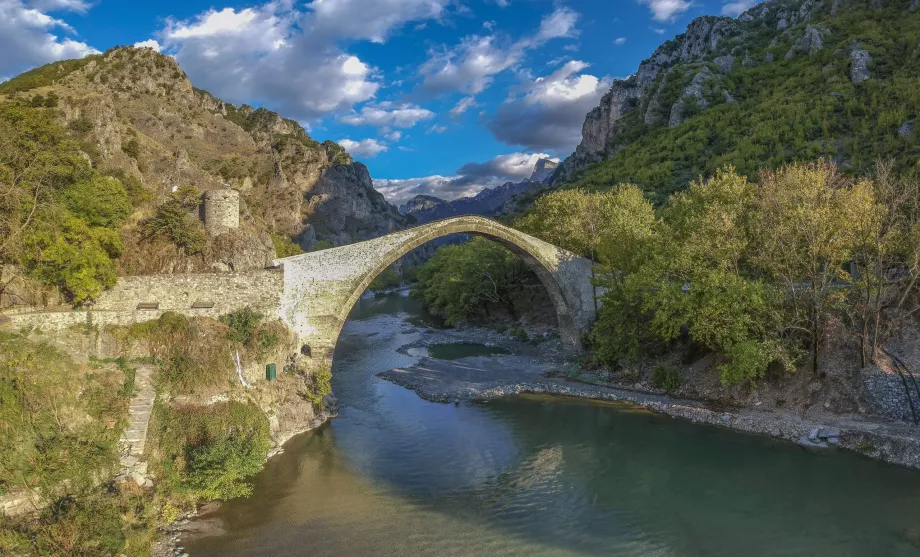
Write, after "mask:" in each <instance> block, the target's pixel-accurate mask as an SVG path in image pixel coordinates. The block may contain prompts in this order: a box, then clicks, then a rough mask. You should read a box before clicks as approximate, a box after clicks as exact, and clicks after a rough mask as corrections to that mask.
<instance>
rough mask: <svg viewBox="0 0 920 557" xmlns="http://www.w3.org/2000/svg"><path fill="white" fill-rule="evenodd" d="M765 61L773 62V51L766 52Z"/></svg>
mask: <svg viewBox="0 0 920 557" xmlns="http://www.w3.org/2000/svg"><path fill="white" fill-rule="evenodd" d="M763 61H764V62H766V63H767V64H769V63H770V62H772V61H773V53H772V52H768V53H766V54H764V56H763Z"/></svg>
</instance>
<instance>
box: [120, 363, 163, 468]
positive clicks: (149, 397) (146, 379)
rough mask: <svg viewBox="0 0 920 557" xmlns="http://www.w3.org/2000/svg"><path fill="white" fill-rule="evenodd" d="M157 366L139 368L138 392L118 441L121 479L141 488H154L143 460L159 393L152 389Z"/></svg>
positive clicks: (142, 365)
mask: <svg viewBox="0 0 920 557" xmlns="http://www.w3.org/2000/svg"><path fill="white" fill-rule="evenodd" d="M153 371H154V366H152V365H149V364H141V365H139V366H137V373H136V375H135V377H134V386H135V389H136V392H135V394H134V398H132V399H131V403H130V406H129V407H128V427H127V428H125V431H124V433H122V434H121V440H120V441H119V442H118V449H119V454H120V455H121V473H120V474H119V475H118V478H117V479H119V480H127V479H132V480H134V481H135V482H136V483H137V484H138V485H143V486H149V485H151V481H150V479H149V478H148V477H147V460H146V459H145V457H144V443H145V441H146V439H147V426H148V425H149V423H150V414H151V413H152V412H153V401H154V399H155V398H156V390H155V389H154V388H153Z"/></svg>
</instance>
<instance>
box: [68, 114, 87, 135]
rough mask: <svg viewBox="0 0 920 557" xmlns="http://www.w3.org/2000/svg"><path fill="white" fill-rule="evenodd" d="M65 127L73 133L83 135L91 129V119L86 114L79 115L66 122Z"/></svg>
mask: <svg viewBox="0 0 920 557" xmlns="http://www.w3.org/2000/svg"><path fill="white" fill-rule="evenodd" d="M67 128H68V129H70V131H72V132H74V133H77V134H80V135H85V134H87V133H89V132H91V131H93V121H92V120H90V119H89V118H87V117H86V116H80V117H79V118H77V119H75V120H73V121H71V122H70V123H69V124H67Z"/></svg>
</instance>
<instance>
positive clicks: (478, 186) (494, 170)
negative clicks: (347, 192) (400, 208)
mask: <svg viewBox="0 0 920 557" xmlns="http://www.w3.org/2000/svg"><path fill="white" fill-rule="evenodd" d="M545 158H551V159H552V160H554V161H556V162H558V161H559V159H557V158H552V157H550V156H549V155H547V154H546V153H509V154H506V155H499V156H497V157H495V158H493V159H491V160H488V161H485V162H470V163H466V164H464V165H463V166H461V167H460V168H459V169H458V170H457V172H456V173H455V174H454V175H453V176H441V175H438V174H435V175H433V176H423V177H420V178H408V179H399V180H393V179H376V180H374V188H375V189H376V190H377V191H379V192H380V193H382V194H383V195H384V197H386V198H387V200H388V201H389V202H390V203H394V204H396V205H399V204H402V203H405V202H406V201H408V200H410V199H412V198H413V197H415V196H416V195H433V196H435V197H438V198H440V199H443V200H445V201H451V200H454V199H458V198H461V197H468V196H472V195H476V194H477V193H479V192H480V191H482V190H483V189H485V188H494V187H496V186H500V185H502V184H504V183H506V182H520V181H521V180H524V179H525V178H529V177H530V175H531V174H532V173H533V167H534V165H536V164H537V161H538V160H540V159H545Z"/></svg>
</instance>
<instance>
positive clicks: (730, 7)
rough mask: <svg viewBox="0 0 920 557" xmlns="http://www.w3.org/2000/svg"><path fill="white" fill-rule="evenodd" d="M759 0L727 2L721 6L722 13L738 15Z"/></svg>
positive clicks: (731, 15) (732, 15)
mask: <svg viewBox="0 0 920 557" xmlns="http://www.w3.org/2000/svg"><path fill="white" fill-rule="evenodd" d="M758 1H759V0H739V1H738V2H729V3H728V4H725V5H723V6H722V15H727V16H730V17H738V16H739V15H741V14H743V13H744V12H746V11H747V10H748V9H750V8H751V7H753V6H754V4H757V2H758Z"/></svg>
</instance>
